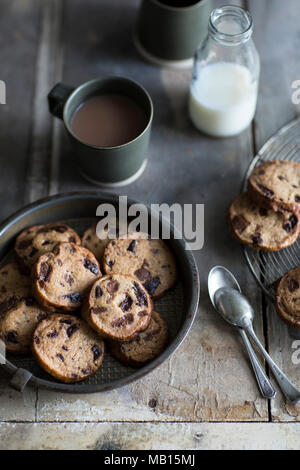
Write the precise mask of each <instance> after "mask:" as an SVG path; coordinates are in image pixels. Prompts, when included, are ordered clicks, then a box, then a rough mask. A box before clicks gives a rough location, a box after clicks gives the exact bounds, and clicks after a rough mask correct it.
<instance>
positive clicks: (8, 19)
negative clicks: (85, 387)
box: [0, 0, 40, 421]
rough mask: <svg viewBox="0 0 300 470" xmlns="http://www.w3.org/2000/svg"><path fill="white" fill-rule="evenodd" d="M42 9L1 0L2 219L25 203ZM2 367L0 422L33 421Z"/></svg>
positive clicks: (29, 400) (28, 395) (26, 399)
mask: <svg viewBox="0 0 300 470" xmlns="http://www.w3.org/2000/svg"><path fill="white" fill-rule="evenodd" d="M39 22H40V9H39V3H38V2H36V0H26V1H25V0H3V1H2V2H1V15H0V45H1V54H0V55H1V75H0V79H1V80H4V82H5V83H6V92H7V96H6V103H7V104H3V105H2V104H1V105H0V142H1V157H0V158H1V185H0V201H1V205H0V219H1V220H3V219H4V218H6V217H7V216H9V215H10V214H11V213H12V212H14V211H15V210H17V209H19V208H20V207H22V205H23V204H24V189H25V178H24V176H25V172H26V167H27V155H28V148H29V145H30V135H31V119H32V113H33V108H32V101H33V96H34V90H35V73H34V71H35V63H36V56H37V44H38V41H39ZM8 380H9V377H8V375H7V374H5V373H4V372H3V371H2V369H0V420H11V421H14V420H16V421H33V420H34V419H35V402H36V393H35V391H34V389H28V390H27V391H26V392H25V393H24V394H23V395H21V394H20V393H18V392H15V391H13V390H12V389H11V388H10V387H9V386H8Z"/></svg>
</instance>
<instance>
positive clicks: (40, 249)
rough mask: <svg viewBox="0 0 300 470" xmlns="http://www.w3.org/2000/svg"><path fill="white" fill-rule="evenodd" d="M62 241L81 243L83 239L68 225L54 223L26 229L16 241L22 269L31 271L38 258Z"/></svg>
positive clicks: (16, 251)
mask: <svg viewBox="0 0 300 470" xmlns="http://www.w3.org/2000/svg"><path fill="white" fill-rule="evenodd" d="M61 242H71V243H76V244H77V245H80V243H81V240H80V237H79V236H78V235H77V233H76V232H75V230H73V229H72V228H70V227H68V225H65V224H60V223H52V224H46V225H34V226H33V227H28V228H26V229H24V230H23V231H22V232H21V233H20V234H19V235H18V236H17V239H16V242H15V254H16V258H17V260H18V262H19V263H20V266H21V267H22V269H23V270H24V271H25V272H27V273H29V272H30V270H31V267H32V266H33V265H34V263H35V262H36V261H37V259H38V258H39V257H40V256H41V255H43V254H44V253H47V252H48V251H52V250H53V248H54V247H55V245H57V244H58V243H61Z"/></svg>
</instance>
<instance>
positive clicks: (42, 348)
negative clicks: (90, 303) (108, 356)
mask: <svg viewBox="0 0 300 470" xmlns="http://www.w3.org/2000/svg"><path fill="white" fill-rule="evenodd" d="M33 353H34V356H35V358H36V359H37V361H38V363H39V365H40V366H41V367H42V369H44V370H45V371H46V372H48V373H49V374H51V375H52V376H53V377H55V378H56V379H58V380H61V381H62V382H65V383H73V382H79V381H81V380H84V379H86V378H87V377H89V376H90V375H92V374H94V373H95V372H96V371H97V370H98V369H99V367H100V366H101V364H102V361H103V357H104V343H103V341H102V340H101V338H100V337H99V336H98V335H97V334H96V333H95V332H94V331H93V330H92V329H91V328H90V327H89V326H88V325H87V324H86V323H85V322H84V321H82V320H81V319H79V318H77V317H76V316H72V315H50V316H49V317H48V318H46V319H45V320H43V321H41V322H40V323H39V325H38V326H37V328H36V330H35V332H34V335H33Z"/></svg>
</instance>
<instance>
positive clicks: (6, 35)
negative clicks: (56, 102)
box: [0, 0, 300, 449]
mask: <svg viewBox="0 0 300 470" xmlns="http://www.w3.org/2000/svg"><path fill="white" fill-rule="evenodd" d="M223 3H224V2H223V1H220V2H216V4H223ZM230 3H235V4H239V5H242V6H244V7H247V8H248V9H249V10H250V11H251V13H252V15H253V18H254V25H255V30H254V38H255V42H256V45H257V48H258V51H259V53H260V57H261V80H260V89H259V99H258V108H257V113H256V117H255V121H254V123H253V125H252V127H250V128H249V129H248V130H247V131H245V132H243V133H242V134H241V135H239V136H238V137H235V138H228V139H212V138H209V137H205V136H203V135H201V134H200V133H198V132H197V131H196V130H195V129H194V128H193V127H192V125H191V124H190V121H189V119H188V115H187V109H186V98H187V90H188V86H189V81H190V76H191V72H190V71H172V70H167V69H161V68H158V67H155V66H152V65H151V64H148V63H146V62H144V61H143V60H142V59H141V57H140V56H139V55H138V53H137V52H136V50H135V48H134V45H133V42H132V30H133V27H134V24H135V19H136V14H137V8H138V5H139V1H138V0H127V1H123V0H101V1H99V0H85V1H84V2H82V1H80V0H64V1H63V0H43V1H38V0H1V2H0V11H1V15H0V55H1V76H0V79H1V80H4V81H5V83H6V87H7V104H6V105H1V106H0V143H1V171H0V181H1V185H0V201H1V205H0V218H1V219H4V218H5V217H7V216H9V215H10V214H11V213H12V212H13V211H15V210H16V209H18V208H21V207H22V206H23V205H24V204H27V203H29V202H32V201H35V200H36V199H39V198H41V197H44V196H46V195H48V194H55V193H59V192H68V191H74V190H94V189H95V188H94V187H91V185H90V184H88V183H87V182H86V181H85V180H83V179H82V178H81V176H80V175H79V174H78V172H77V170H76V167H75V165H74V160H73V155H72V152H71V150H70V147H69V141H68V140H67V137H66V135H65V133H64V132H63V126H62V124H61V122H59V121H58V120H54V119H52V117H51V116H50V115H49V113H48V110H47V102H46V95H47V93H48V91H49V90H50V88H51V87H52V86H53V84H55V83H56V82H57V81H61V80H62V81H64V82H66V83H69V84H73V85H77V84H80V83H82V82H84V81H86V80H88V79H91V78H94V77H97V76H100V75H107V74H115V75H123V76H126V77H129V78H133V79H135V80H137V81H138V82H140V83H141V84H142V85H144V86H145V87H146V88H147V90H148V91H149V92H150V94H151V96H152V98H153V101H154V106H155V119H154V125H153V133H152V139H151V147H150V152H149V160H150V161H149V164H148V166H147V168H146V170H145V172H144V174H143V175H142V176H141V178H140V179H139V180H138V181H136V182H135V183H133V184H132V185H130V186H127V187H124V188H122V189H121V190H120V191H118V193H119V194H126V195H128V196H129V197H132V198H136V199H139V200H142V201H145V202H147V203H154V202H160V203H161V202H167V203H173V202H179V203H181V204H183V203H194V204H196V203H204V204H205V244H204V248H203V249H202V250H201V251H199V252H197V253H196V258H197V263H198V266H199V270H200V277H201V282H202V288H201V300H200V308H199V312H198V315H197V318H196V321H195V324H194V326H193V328H192V331H191V332H190V334H189V335H188V337H187V339H186V340H185V341H184V343H183V345H182V346H181V347H180V348H179V350H178V351H177V352H176V354H174V355H173V356H172V357H171V358H170V360H169V361H167V362H166V363H165V364H163V365H162V366H161V367H160V368H158V369H157V370H155V371H154V372H152V373H151V374H149V375H148V376H147V377H146V378H144V379H142V380H140V381H138V382H135V383H133V384H131V385H128V386H126V387H123V388H121V389H118V390H115V391H112V392H107V393H98V394H93V395H70V394H62V393H56V392H49V391H45V390H35V389H34V388H31V387H28V388H27V389H26V391H25V392H24V393H23V394H21V393H18V392H16V391H14V390H12V389H11V388H10V387H9V386H8V385H7V382H8V376H7V375H6V373H4V372H3V370H1V369H0V448H1V449H2V448H3V449H8V448H10V449H14V448H19V449H21V448H25V449H28V448H30V449H65V448H69V449H70V448H75V449H76V448H77V449H136V448H139V449H211V448H218V449H221V448H224V449H226V448H241V449H242V448H278V449H279V448H282V449H295V448H300V424H299V421H300V405H299V406H292V405H290V404H287V403H286V402H285V400H284V399H283V397H282V395H281V393H280V392H278V393H277V397H276V399H275V400H273V401H272V402H268V401H267V400H265V399H262V398H261V396H260V394H259V391H258V389H257V386H256V383H255V380H254V377H253V373H252V371H251V369H250V366H249V361H248V359H247V357H246V355H245V352H244V349H243V346H242V344H241V342H240V340H239V337H238V335H237V333H236V332H235V331H233V330H232V328H231V327H229V326H228V325H226V324H225V323H224V322H223V321H222V320H221V319H220V318H218V316H217V315H216V314H215V312H214V311H213V309H212V308H211V306H210V304H209V300H208V294H207V284H206V280H207V274H208V271H209V269H210V268H211V267H212V266H213V265H215V264H223V265H225V266H227V267H228V268H229V269H230V270H232V271H233V272H234V273H235V274H236V275H237V277H238V279H239V280H240V282H241V285H242V288H243V289H244V291H245V293H246V294H247V295H248V297H249V298H250V299H251V301H252V303H253V305H254V307H255V312H256V320H255V329H256V332H257V333H258V335H259V336H260V338H261V339H262V341H264V342H265V344H266V345H267V347H268V350H269V352H270V354H271V356H272V357H273V358H274V360H276V361H277V363H278V364H279V366H281V367H282V369H283V370H284V371H285V372H286V374H287V375H288V376H289V377H290V378H291V379H292V380H293V381H294V383H295V384H296V385H298V387H300V373H299V372H300V369H299V366H296V365H293V364H292V361H291V355H292V352H293V350H292V341H293V340H292V339H291V338H290V337H289V335H288V332H287V328H286V326H285V325H284V324H283V322H282V321H281V320H279V319H278V318H277V316H276V313H275V312H274V308H273V306H272V305H269V304H268V303H267V301H266V300H265V299H263V298H262V295H261V292H260V290H259V289H258V287H257V286H256V284H255V282H254V280H253V278H252V277H251V275H250V273H249V271H248V268H247V267H246V265H245V262H244V259H243V256H242V252H241V249H240V247H239V246H238V244H237V243H235V242H234V241H233V240H232V239H231V237H230V235H229V233H228V230H227V228H226V208H227V206H228V204H229V202H230V200H231V199H232V198H233V197H234V196H235V195H236V194H237V192H238V191H239V188H240V183H241V179H242V176H243V174H244V172H245V170H246V168H247V165H248V164H249V162H250V160H251V159H252V158H253V156H254V155H255V153H256V152H257V150H258V149H259V148H260V147H261V145H262V144H263V143H264V142H265V141H266V140H267V139H268V138H269V137H270V136H271V135H272V134H273V133H274V132H275V131H276V130H278V129H279V128H280V127H281V126H282V125H284V124H286V123H287V122H289V121H290V120H292V119H294V118H295V117H296V116H297V115H299V110H300V108H299V106H298V107H297V106H296V105H294V104H293V103H292V100H291V95H292V88H291V84H292V82H293V81H294V80H296V79H300V48H299V37H300V23H299V0H287V1H286V2H282V0H249V1H248V2H243V1H231V2H230ZM153 405H154V406H153Z"/></svg>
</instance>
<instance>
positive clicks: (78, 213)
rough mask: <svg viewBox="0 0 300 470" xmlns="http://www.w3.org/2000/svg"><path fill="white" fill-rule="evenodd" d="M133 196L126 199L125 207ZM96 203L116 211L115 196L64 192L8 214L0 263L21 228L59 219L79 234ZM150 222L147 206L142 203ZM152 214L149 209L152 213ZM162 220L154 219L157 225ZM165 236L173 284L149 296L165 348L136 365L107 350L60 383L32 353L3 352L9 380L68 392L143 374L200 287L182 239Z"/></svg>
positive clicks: (174, 336)
mask: <svg viewBox="0 0 300 470" xmlns="http://www.w3.org/2000/svg"><path fill="white" fill-rule="evenodd" d="M136 202H137V201H132V200H129V199H128V201H127V204H128V206H130V205H131V204H134V203H136ZM101 203H111V204H114V206H115V207H116V210H117V211H118V196H114V195H108V194H101V193H69V194H61V195H57V196H53V197H49V198H46V199H42V200H39V201H37V202H35V203H34V204H31V205H29V206H27V207H25V208H24V209H22V210H20V211H18V212H16V213H15V214H13V215H12V216H11V217H10V218H9V219H7V220H6V221H5V222H3V223H2V224H1V226H0V259H1V263H2V264H3V263H5V262H7V261H9V260H10V258H11V257H12V256H13V255H12V248H13V244H14V240H15V237H16V235H17V234H18V233H19V232H20V231H21V230H23V229H24V228H25V227H28V226H30V225H36V224H41V223H49V222H54V221H60V222H65V223H67V224H68V225H70V226H71V227H73V228H74V229H75V230H77V231H78V232H79V234H81V233H82V232H83V230H85V229H86V228H87V227H88V226H89V225H91V223H92V222H93V221H95V220H97V219H96V217H95V214H96V209H97V207H98V205H99V204H101ZM147 210H148V215H149V226H150V208H149V207H148V208H147ZM152 217H153V214H152ZM164 224H165V222H164V221H163V220H162V219H161V218H159V225H160V229H162V227H163V226H164ZM170 231H171V239H170V240H166V243H167V244H168V245H169V246H170V248H171V250H172V251H173V253H174V255H175V257H176V260H177V263H178V268H179V269H178V272H179V273H180V279H179V280H178V282H177V284H176V286H175V287H174V288H173V289H171V290H170V291H168V292H167V293H166V294H165V295H164V296H162V297H161V298H160V299H158V300H157V301H155V305H154V307H155V309H156V310H157V311H158V312H159V313H161V315H162V316H163V317H164V319H165V320H166V321H167V323H168V326H169V332H170V342H169V345H168V347H167V349H166V350H165V351H164V352H163V353H162V354H161V355H160V356H159V357H157V358H156V359H155V360H153V361H152V362H151V363H149V364H147V365H146V366H144V367H143V368H141V369H138V370H136V369H133V368H131V367H126V366H124V365H122V364H120V363H119V362H117V361H116V360H115V359H114V358H113V357H112V356H111V355H110V354H109V353H108V352H107V351H106V354H105V359H104V362H103V365H102V367H100V369H99V370H98V371H97V373H96V374H95V375H93V376H92V377H90V378H88V379H87V380H85V381H83V382H80V383H76V384H63V383H60V382H58V381H56V380H55V379H54V378H53V377H51V376H50V375H48V374H46V373H45V372H44V371H43V370H42V369H41V368H40V367H39V366H38V364H37V363H36V362H35V361H34V359H33V358H32V357H16V356H12V355H9V356H8V357H7V361H6V364H5V365H3V367H5V368H6V369H7V370H8V371H9V372H10V373H11V374H13V378H12V380H11V385H12V386H13V387H14V388H17V389H19V390H23V389H24V387H25V385H26V384H27V383H29V384H34V385H36V386H39V387H43V388H47V389H51V390H59V391H65V392H72V393H74V392H75V393H76V392H77V393H89V392H99V391H106V390H112V389H114V388H117V387H120V386H122V385H125V384H128V383H129V382H132V381H134V380H136V379H138V378H140V377H143V376H144V375H146V374H147V373H149V372H150V371H152V370H153V369H155V368H156V367H157V366H159V365H160V364H162V363H163V362H164V361H165V360H166V359H167V358H168V357H169V356H170V355H171V354H172V353H173V352H174V351H175V350H176V349H177V348H178V346H179V345H180V344H181V343H182V341H183V340H184V338H185V336H186V335H187V333H188V331H189V329H190V328H191V326H192V324H193V321H194V318H195V315H196V313H197V307H198V301H199V294H200V286H199V276H198V270H197V266H196V263H195V260H194V257H193V254H192V252H191V251H189V250H186V242H185V240H184V239H174V238H173V236H174V228H173V227H172V226H171V230H170Z"/></svg>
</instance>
